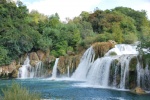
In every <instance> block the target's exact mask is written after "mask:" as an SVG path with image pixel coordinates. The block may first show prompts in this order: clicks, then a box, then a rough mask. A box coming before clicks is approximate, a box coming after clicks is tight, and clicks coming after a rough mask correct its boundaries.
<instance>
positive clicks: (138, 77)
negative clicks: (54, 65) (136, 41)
mask: <svg viewBox="0 0 150 100" xmlns="http://www.w3.org/2000/svg"><path fill="white" fill-rule="evenodd" d="M136 47H137V46H134V45H127V44H118V45H115V47H114V48H112V49H111V50H109V51H108V52H107V53H106V54H105V56H104V57H101V58H97V59H95V52H94V50H93V47H90V48H88V49H87V50H86V51H85V53H84V54H83V56H82V58H81V60H80V64H79V65H78V67H77V69H76V70H75V72H74V73H73V75H72V76H71V78H73V79H75V80H81V81H86V83H87V84H90V85H99V86H101V87H113V88H119V89H129V88H130V86H129V84H130V83H131V82H134V80H135V83H134V84H135V85H136V86H140V87H143V88H145V87H149V89H150V78H149V75H150V70H149V66H148V65H147V66H146V67H145V68H143V67H142V65H141V62H140V61H139V60H138V59H137V55H138V54H139V52H138V51H137V50H136ZM111 53H115V54H116V55H113V56H111ZM132 60H135V62H136V63H135V64H134V65H132V63H133V62H131V61H132ZM133 72H134V73H133ZM131 77H135V79H131Z"/></svg>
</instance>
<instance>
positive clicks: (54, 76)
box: [52, 58, 59, 79]
mask: <svg viewBox="0 0 150 100" xmlns="http://www.w3.org/2000/svg"><path fill="white" fill-rule="evenodd" d="M58 61H59V58H56V61H55V64H54V67H53V71H52V78H53V79H55V78H56V76H57V64H58Z"/></svg>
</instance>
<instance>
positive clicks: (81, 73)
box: [72, 47, 95, 80]
mask: <svg viewBox="0 0 150 100" xmlns="http://www.w3.org/2000/svg"><path fill="white" fill-rule="evenodd" d="M94 57H95V53H94V50H93V48H92V47H90V48H89V49H88V50H86V52H85V53H84V54H83V56H82V58H81V60H80V64H79V66H78V68H77V69H76V71H75V72H74V73H73V75H72V78H73V79H75V80H86V77H87V73H88V71H89V69H90V67H91V66H92V64H93V62H94Z"/></svg>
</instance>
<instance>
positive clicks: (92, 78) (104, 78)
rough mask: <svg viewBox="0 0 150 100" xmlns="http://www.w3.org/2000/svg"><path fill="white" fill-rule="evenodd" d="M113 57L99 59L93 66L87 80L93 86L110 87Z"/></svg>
mask: <svg viewBox="0 0 150 100" xmlns="http://www.w3.org/2000/svg"><path fill="white" fill-rule="evenodd" d="M111 61H112V58H111V57H103V58H98V59H97V60H96V61H95V62H94V64H93V65H92V67H91V69H90V71H89V73H88V76H87V79H88V82H90V83H92V84H95V85H97V84H99V85H100V86H105V87H107V86H108V81H109V69H110V64H111Z"/></svg>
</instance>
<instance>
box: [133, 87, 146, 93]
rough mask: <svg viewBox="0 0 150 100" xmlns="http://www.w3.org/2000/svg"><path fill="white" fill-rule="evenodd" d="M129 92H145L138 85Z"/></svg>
mask: <svg viewBox="0 0 150 100" xmlns="http://www.w3.org/2000/svg"><path fill="white" fill-rule="evenodd" d="M131 92H133V93H136V94H145V93H146V92H145V91H144V90H143V89H142V88H140V87H136V88H135V89H134V90H132V91H131Z"/></svg>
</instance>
